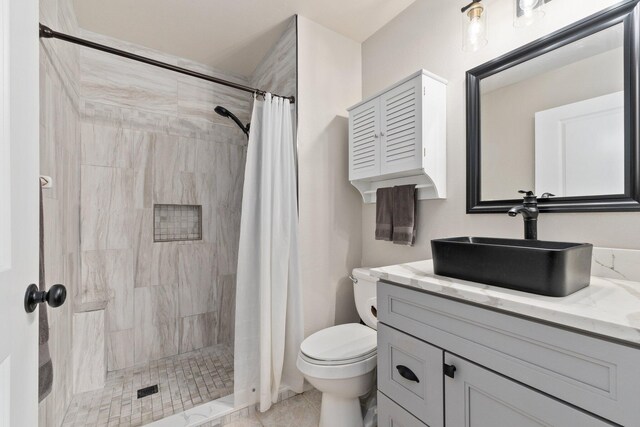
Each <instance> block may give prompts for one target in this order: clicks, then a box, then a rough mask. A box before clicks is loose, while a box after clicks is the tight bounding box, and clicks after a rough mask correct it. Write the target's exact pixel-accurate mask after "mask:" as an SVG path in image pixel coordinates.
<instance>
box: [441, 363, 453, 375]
mask: <svg viewBox="0 0 640 427" xmlns="http://www.w3.org/2000/svg"><path fill="white" fill-rule="evenodd" d="M442 370H443V372H444V374H445V375H446V376H448V377H449V378H453V377H455V375H456V367H455V366H453V365H447V364H446V363H445V364H444V366H443V367H442Z"/></svg>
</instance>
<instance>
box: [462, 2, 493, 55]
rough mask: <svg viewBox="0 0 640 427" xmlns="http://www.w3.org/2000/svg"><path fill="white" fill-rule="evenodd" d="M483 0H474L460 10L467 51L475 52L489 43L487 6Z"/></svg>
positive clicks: (464, 44)
mask: <svg viewBox="0 0 640 427" xmlns="http://www.w3.org/2000/svg"><path fill="white" fill-rule="evenodd" d="M481 2H482V0H473V1H472V2H471V3H469V4H468V5H466V6H465V7H463V8H462V9H461V10H460V11H461V12H462V31H463V34H464V37H463V41H462V49H463V50H464V51H465V52H475V51H477V50H479V49H481V48H482V47H484V46H486V44H487V8H486V7H485V6H484V5H483V4H482V3H481Z"/></svg>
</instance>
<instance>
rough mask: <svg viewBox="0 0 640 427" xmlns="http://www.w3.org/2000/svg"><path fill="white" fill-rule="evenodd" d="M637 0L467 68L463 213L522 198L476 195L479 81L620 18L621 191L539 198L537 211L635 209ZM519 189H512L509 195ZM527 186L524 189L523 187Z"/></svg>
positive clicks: (498, 208)
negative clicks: (622, 78) (499, 198)
mask: <svg viewBox="0 0 640 427" xmlns="http://www.w3.org/2000/svg"><path fill="white" fill-rule="evenodd" d="M639 3H640V0H627V1H624V2H622V3H620V4H618V5H615V6H613V7H610V8H608V9H605V10H603V11H602V12H599V13H597V14H595V15H592V16H590V17H588V18H585V19H583V20H581V21H579V22H577V23H576V24H573V25H571V26H569V27H566V28H564V29H561V30H559V31H556V32H554V33H551V34H549V35H547V36H545V37H543V38H541V39H538V40H536V41H534V42H532V43H529V44H527V45H525V46H522V47H520V48H518V49H516V50H514V51H512V52H510V53H507V54H505V55H503V56H501V57H499V58H496V59H494V60H492V61H489V62H487V63H485V64H483V65H480V66H478V67H476V68H473V69H472V70H469V71H467V82H466V83H467V213H505V212H507V211H508V210H509V209H510V208H511V207H513V205H515V204H517V203H519V202H521V201H522V200H521V199H515V198H514V199H509V200H490V201H482V200H481V174H480V167H481V157H480V149H481V140H480V81H481V80H482V79H483V78H486V77H489V76H491V75H493V74H496V73H499V72H501V71H504V70H506V69H507V68H511V67H513V66H515V65H518V64H521V63H523V62H526V61H528V60H530V59H533V58H535V57H537V56H540V55H543V54H545V53H547V52H549V51H552V50H554V49H557V48H559V47H562V46H565V45H567V44H569V43H572V42H574V41H576V40H579V39H581V38H584V37H586V36H589V35H591V34H594V33H597V32H599V31H602V30H605V29H607V28H609V27H611V26H614V25H617V24H620V23H624V104H625V105H624V106H625V118H624V121H625V129H624V134H625V192H624V194H620V195H604V196H587V197H582V196H580V197H557V198H552V199H539V209H540V212H625V211H640V115H639V112H640V5H639ZM517 190H520V189H519V188H514V195H515V193H516V191H517ZM524 190H528V189H524Z"/></svg>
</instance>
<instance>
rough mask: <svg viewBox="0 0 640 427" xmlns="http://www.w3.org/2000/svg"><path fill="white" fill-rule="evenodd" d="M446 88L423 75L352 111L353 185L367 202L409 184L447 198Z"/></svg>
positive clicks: (425, 194) (421, 195) (428, 195)
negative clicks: (380, 191) (382, 190)
mask: <svg viewBox="0 0 640 427" xmlns="http://www.w3.org/2000/svg"><path fill="white" fill-rule="evenodd" d="M446 84H447V82H446V81H445V80H444V79H442V78H440V77H438V76H435V75H433V74H431V73H429V72H427V71H425V70H421V71H418V72H417V73H415V74H412V75H411V76H409V77H407V78H405V79H403V80H402V81H400V82H399V83H397V84H395V85H393V86H392V87H390V88H388V89H386V90H384V91H382V92H380V93H378V94H376V95H374V96H373V97H371V98H368V99H366V100H365V101H362V102H361V103H359V104H357V105H355V106H353V107H351V108H350V109H349V180H350V181H351V183H352V184H353V185H354V186H355V187H356V188H357V189H358V190H359V191H360V193H362V197H363V199H364V201H365V203H374V202H375V196H376V190H377V189H378V188H382V187H392V186H394V185H404V184H416V188H417V190H418V199H421V200H423V199H443V198H445V197H446V185H447V183H446V158H447V155H446V149H447V147H446V101H447V99H446V98H447V93H446Z"/></svg>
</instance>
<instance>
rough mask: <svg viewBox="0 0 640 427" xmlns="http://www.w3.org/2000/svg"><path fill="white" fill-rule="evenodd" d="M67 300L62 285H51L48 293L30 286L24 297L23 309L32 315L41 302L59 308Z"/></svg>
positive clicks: (35, 286) (32, 285) (65, 291)
mask: <svg viewBox="0 0 640 427" xmlns="http://www.w3.org/2000/svg"><path fill="white" fill-rule="evenodd" d="M66 299H67V289H66V288H65V287H64V286H63V285H53V286H52V287H51V289H49V291H48V292H44V291H40V290H38V286H37V285H34V284H31V285H29V287H28V288H27V293H26V294H25V295H24V309H25V310H26V312H27V313H33V312H34V311H35V309H36V307H37V306H38V304H42V303H43V302H45V301H46V302H47V304H49V306H50V307H54V308H55V307H60V306H61V305H62V304H64V302H65V300H66Z"/></svg>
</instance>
